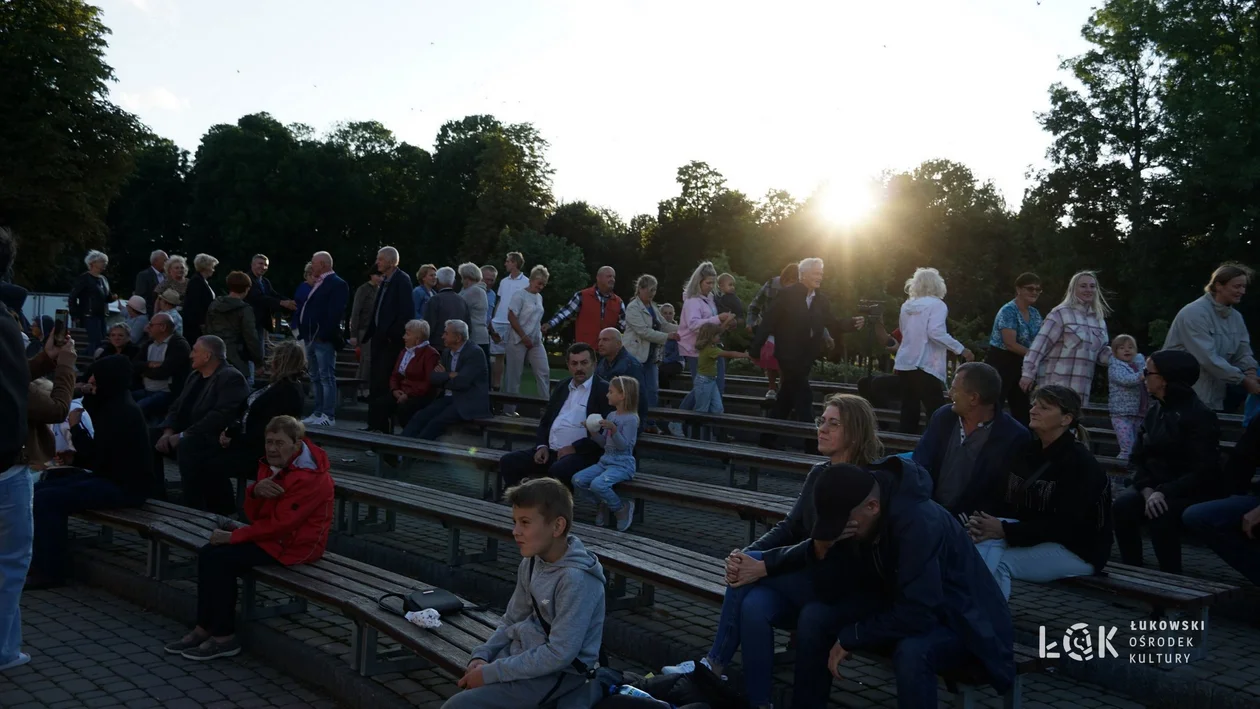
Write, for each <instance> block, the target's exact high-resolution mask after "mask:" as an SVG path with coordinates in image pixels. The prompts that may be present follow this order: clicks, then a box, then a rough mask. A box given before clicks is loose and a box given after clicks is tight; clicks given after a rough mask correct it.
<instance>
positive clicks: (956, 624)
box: [763, 343, 1015, 693]
mask: <svg viewBox="0 0 1260 709" xmlns="http://www.w3.org/2000/svg"><path fill="white" fill-rule="evenodd" d="M775 348H776V349H778V345H777V343H776V346H775ZM867 468H868V469H869V470H870V471H871V474H872V475H873V476H874V477H875V479H876V481H877V482H878V483H879V486H880V503H881V504H880V508H881V513H880V519H879V521H878V522H877V527H876V529H875V534H874V535H873V537H872V538H871V539H869V540H857V539H851V540H848V541H845V542H840V543H837V544H836V545H835V546H833V547H832V548H831V550H830V551H829V552H828V553H827V556H826V557H825V558H824V559H822V560H821V561H819V560H817V559H815V558H814V546H813V540H811V539H805V540H802V541H801V542H800V543H799V544H797V545H796V546H795V547H791V548H790V549H786V550H771V551H774V552H776V553H778V554H779V556H780V557H781V558H780V560H779V561H778V563H777V567H776V568H777V570H778V572H779V573H786V572H790V571H794V570H797V569H801V568H812V570H813V578H814V585H815V588H816V590H817V592H818V594H819V599H820V600H822V601H823V602H825V603H837V602H842V601H843V600H844V598H845V597H846V595H847V594H848V593H851V592H853V591H854V590H859V592H860V591H866V592H867V593H871V592H873V598H881V599H887V605H885V606H884V607H883V608H882V609H880V610H878V611H877V612H875V613H873V614H871V615H869V616H867V617H865V618H862V619H860V620H858V621H857V622H855V623H850V624H848V625H845V626H842V627H841V628H840V631H839V633H838V634H837V637H836V641H837V642H838V643H840V645H841V646H842V647H844V648H845V649H846V650H861V649H865V648H881V647H887V646H889V645H892V644H894V643H896V642H898V641H900V640H903V639H905V638H908V637H914V636H917V635H922V634H924V633H927V632H928V631H930V630H932V629H933V628H935V627H936V626H937V625H944V626H945V627H947V628H949V629H951V630H953V631H954V632H955V633H957V634H958V636H959V637H960V638H962V641H963V644H964V645H965V646H966V647H967V649H968V650H969V651H970V652H971V654H972V655H974V656H975V657H976V658H978V660H979V661H980V663H981V664H982V665H983V667H984V669H985V671H986V674H987V678H988V680H989V682H990V683H991V684H992V685H993V687H994V688H995V689H997V691H998V692H999V693H1003V692H1005V691H1006V690H1007V689H1008V688H1009V687H1010V686H1011V684H1012V682H1013V681H1014V677H1015V657H1014V644H1015V638H1014V636H1015V631H1014V628H1013V627H1012V624H1011V611H1010V607H1009V606H1008V605H1007V603H1006V599H1004V598H1003V597H1002V591H1001V589H999V588H998V585H997V581H995V580H994V578H993V574H992V573H990V572H989V569H988V567H986V566H985V563H984V559H983V558H981V556H980V555H979V554H977V553H976V545H975V543H974V542H972V541H971V536H970V535H969V534H968V533H967V531H966V530H965V529H963V527H962V525H960V524H958V520H956V519H954V516H953V515H951V514H950V513H949V512H948V511H947V510H946V509H945V508H944V507H941V506H940V505H938V504H936V503H935V502H933V501H932V498H931V492H932V481H931V479H930V478H929V477H928V474H927V471H926V470H924V469H923V468H920V467H919V466H918V465H916V464H915V463H914V462H913V461H910V460H905V459H903V458H900V457H898V456H890V457H888V458H883V459H881V460H877V461H875V462H874V463H872V464H871V465H869V466H867ZM767 554H771V552H764V553H763V558H764V556H765V555H767ZM766 568H767V569H769V568H771V565H770V563H769V562H767V563H766Z"/></svg>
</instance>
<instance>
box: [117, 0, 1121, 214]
mask: <svg viewBox="0 0 1260 709" xmlns="http://www.w3.org/2000/svg"><path fill="white" fill-rule="evenodd" d="M95 1H96V4H99V5H100V6H101V7H102V10H103V19H104V22H105V24H106V25H107V26H108V27H109V28H110V29H111V30H112V32H113V34H112V36H111V37H109V49H108V50H107V52H106V60H107V61H108V63H109V64H110V65H111V66H112V67H113V68H114V71H115V73H116V74H117V77H118V82H117V83H116V84H114V85H113V86H112V88H111V94H112V97H113V99H114V100H115V101H116V102H118V103H119V104H121V105H122V106H123V107H124V108H126V109H128V110H130V111H132V112H134V113H136V114H137V115H138V116H139V117H140V119H141V120H143V121H144V122H145V123H146V124H147V125H148V126H149V127H150V128H151V129H152V130H153V131H155V132H156V133H158V134H159V135H162V136H165V137H167V138H170V139H172V140H174V141H175V142H176V143H178V144H179V145H180V146H182V147H184V148H186V149H188V150H189V151H190V152H194V153H195V152H196V148H197V145H198V143H199V142H200V140H201V136H202V135H203V134H204V133H205V132H206V130H207V129H208V128H209V127H210V126H211V125H214V124H217V123H234V122H235V121H236V120H237V119H238V118H240V117H241V116H242V115H245V114H249V113H255V112H260V111H267V112H269V113H271V114H272V115H273V116H275V117H276V118H277V119H278V120H280V121H281V122H283V123H293V122H300V123H305V124H307V125H310V126H313V127H314V128H315V129H316V130H317V131H320V132H323V131H327V130H329V129H330V128H331V127H332V126H333V125H334V124H335V123H337V122H339V121H360V120H376V121H380V122H381V123H383V124H384V125H385V126H386V127H387V128H389V129H390V130H392V131H393V132H394V134H395V135H396V136H397V137H398V138H399V139H400V140H404V141H406V142H409V143H412V144H414V145H418V146H420V147H423V148H426V149H431V148H432V146H433V140H434V138H435V137H436V135H437V131H438V128H439V127H440V126H441V125H442V124H443V123H444V122H446V121H448V120H452V119H458V118H462V117H463V116H466V115H471V114H479V113H490V114H493V115H495V116H496V117H498V118H499V119H500V120H503V121H505V122H510V123H518V122H529V123H532V124H534V125H535V126H536V127H537V128H538V130H539V131H540V133H541V134H542V136H543V137H544V138H545V139H546V140H547V141H548V142H549V143H550V149H549V151H548V154H547V155H548V159H549V161H550V163H551V166H552V167H553V168H554V169H555V176H554V192H555V195H556V197H557V199H558V200H560V201H577V200H584V201H587V202H589V203H591V204H594V205H597V206H604V207H610V208H612V209H614V210H616V211H617V212H619V213H620V214H621V215H622V216H623V217H624V218H626V219H629V218H630V217H631V216H633V215H635V214H639V213H644V212H647V213H652V214H655V212H656V204H657V202H658V201H659V200H661V199H665V198H667V197H670V196H673V195H675V194H677V193H678V186H677V184H676V183H675V181H674V178H675V174H676V171H677V169H678V167H679V166H681V165H684V164H686V163H687V162H688V161H691V160H702V161H705V162H707V163H708V164H709V165H710V166H712V167H713V168H715V169H716V170H718V171H719V172H721V173H722V174H723V175H724V176H725V177H726V178H727V181H728V185H729V186H731V187H733V188H735V189H739V190H742V191H743V192H745V193H746V194H748V195H749V196H750V197H752V198H754V199H757V198H760V197H761V196H763V195H764V194H765V193H766V192H767V191H768V190H770V189H786V190H788V191H790V192H792V193H793V194H794V195H795V196H797V197H798V198H802V199H803V198H805V197H807V196H809V195H810V194H812V193H813V192H814V191H815V190H816V189H818V188H819V186H820V185H822V184H830V185H831V189H832V190H833V191H836V190H846V189H850V187H851V186H853V185H860V184H862V183H863V182H864V181H865V180H867V179H869V178H871V177H875V176H878V175H879V174H880V173H881V172H882V171H884V170H908V169H912V168H914V167H915V166H917V165H918V164H919V163H921V162H922V161H924V160H928V159H934V158H947V159H950V160H956V161H959V162H962V163H964V164H966V165H967V166H969V167H970V168H971V169H972V171H973V172H974V173H975V174H976V176H977V177H978V178H979V179H981V180H992V181H993V182H994V183H995V184H996V185H997V186H998V188H999V189H1000V190H1001V191H1002V193H1003V194H1004V195H1005V197H1006V199H1007V201H1008V204H1010V205H1011V206H1012V207H1017V206H1018V204H1019V202H1020V200H1021V198H1022V195H1023V191H1024V188H1025V186H1026V185H1027V184H1028V180H1027V173H1028V171H1029V170H1030V169H1037V168H1041V167H1044V166H1045V157H1044V156H1045V150H1046V147H1047V146H1048V144H1049V137H1048V135H1047V134H1046V133H1045V132H1044V131H1042V130H1041V127H1040V126H1039V125H1038V123H1037V118H1036V116H1037V113H1038V112H1040V111H1044V110H1046V109H1047V108H1048V107H1049V101H1048V89H1049V87H1050V85H1051V84H1052V83H1053V82H1055V81H1063V80H1066V79H1067V77H1066V76H1065V74H1064V73H1063V72H1062V71H1061V70H1060V68H1059V65H1060V63H1061V61H1062V60H1063V59H1064V58H1066V57H1070V56H1074V55H1076V54H1079V53H1081V52H1082V51H1084V49H1085V47H1086V45H1085V42H1084V41H1083V40H1082V39H1081V37H1080V28H1081V26H1082V25H1083V24H1084V22H1085V21H1086V19H1087V18H1088V17H1089V14H1090V12H1091V10H1092V9H1093V8H1094V7H1095V6H1097V5H1098V4H1099V2H1100V0H882V1H880V0H874V1H872V0H862V1H861V2H857V1H851V0H816V1H814V2H794V1H791V0H776V1H775V2H764V1H759V2H746V1H744V0H725V1H723V2H710V1H709V0H673V1H672V2H668V1H666V2H657V1H655V0H643V1H640V2H631V1H618V0H572V1H561V0H555V1H550V0H493V1H492V0H461V1H460V2H429V1H425V2H421V1H419V0H354V1H353V2H350V1H349V0H340V1H334V0H301V1H293V0H252V1H250V2H245V1H243V0H215V2H204V1H200V0H187V1H183V2H181V1H177V0H95Z"/></svg>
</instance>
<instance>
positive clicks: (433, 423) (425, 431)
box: [402, 396, 464, 441]
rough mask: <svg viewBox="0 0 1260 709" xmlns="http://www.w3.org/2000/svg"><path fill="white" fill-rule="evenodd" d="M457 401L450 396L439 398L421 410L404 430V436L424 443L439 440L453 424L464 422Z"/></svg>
mask: <svg viewBox="0 0 1260 709" xmlns="http://www.w3.org/2000/svg"><path fill="white" fill-rule="evenodd" d="M463 420H464V419H463V417H462V416H460V415H459V410H458V409H456V408H455V401H454V398H453V397H450V396H439V397H438V398H437V400H436V401H434V402H433V403H431V404H429V405H428V406H426V407H424V408H423V409H420V410H419V411H417V412H416V413H415V415H413V416H412V417H411V420H410V421H408V422H407V425H406V426H405V427H404V428H403V430H402V435H404V436H407V437H409V438H419V439H420V440H422V441H433V440H437V437H438V436H440V435H442V433H443V432H444V431H446V427H447V426H450V425H451V424H456V423H459V422H460V421H463Z"/></svg>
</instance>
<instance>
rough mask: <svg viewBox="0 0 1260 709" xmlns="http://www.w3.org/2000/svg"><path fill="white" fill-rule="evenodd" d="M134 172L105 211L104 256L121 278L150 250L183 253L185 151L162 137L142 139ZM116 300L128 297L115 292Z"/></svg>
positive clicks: (186, 196) (141, 265)
mask: <svg viewBox="0 0 1260 709" xmlns="http://www.w3.org/2000/svg"><path fill="white" fill-rule="evenodd" d="M134 161H135V168H134V169H133V171H132V173H131V175H130V176H128V177H127V180H126V182H124V183H123V185H122V189H121V190H120V191H119V193H118V196H117V197H116V198H115V199H114V201H113V202H112V203H111V204H110V206H109V215H108V218H107V220H106V221H107V223H108V224H109V246H108V252H109V253H110V254H112V255H113V260H112V261H111V264H112V265H114V270H115V272H116V273H117V274H118V275H119V276H120V277H122V278H123V279H124V281H123V282H124V283H125V282H126V280H125V279H126V277H127V276H128V275H129V274H132V273H136V272H138V271H140V270H141V269H143V268H144V267H145V265H147V264H148V259H149V254H150V253H152V252H153V250H154V249H163V250H166V251H169V252H171V253H178V252H182V251H184V250H185V249H184V245H183V239H184V219H185V217H186V216H187V212H188V204H189V201H190V198H189V193H188V182H187V178H188V171H189V165H188V151H187V150H183V149H182V148H180V147H179V146H177V145H175V143H173V142H171V141H170V140H167V139H166V138H159V137H157V136H155V135H149V136H146V137H145V139H144V142H143V143H142V144H141V146H140V147H139V148H138V149H137V150H136V152H135V155H134ZM119 295H123V296H126V295H129V293H124V292H122V291H119Z"/></svg>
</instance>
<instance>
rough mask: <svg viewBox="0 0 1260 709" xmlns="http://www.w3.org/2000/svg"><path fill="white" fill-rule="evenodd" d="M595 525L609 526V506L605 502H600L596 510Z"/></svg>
mask: <svg viewBox="0 0 1260 709" xmlns="http://www.w3.org/2000/svg"><path fill="white" fill-rule="evenodd" d="M595 526H596V527H606V526H608V506H607V505H605V504H603V503H600V505H599V509H598V510H596V511H595Z"/></svg>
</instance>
